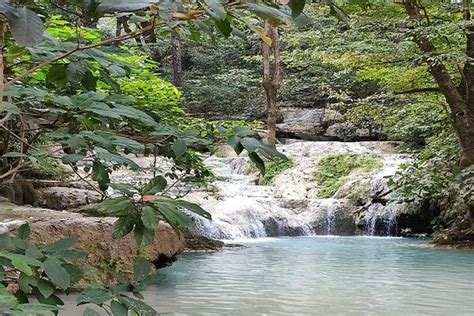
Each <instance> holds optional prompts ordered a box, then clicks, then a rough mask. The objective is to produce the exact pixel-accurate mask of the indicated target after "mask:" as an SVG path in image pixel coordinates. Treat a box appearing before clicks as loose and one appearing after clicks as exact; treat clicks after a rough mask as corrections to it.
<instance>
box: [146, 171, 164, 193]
mask: <svg viewBox="0 0 474 316" xmlns="http://www.w3.org/2000/svg"><path fill="white" fill-rule="evenodd" d="M166 185H167V182H166V179H165V178H164V177H162V176H156V177H154V178H153V179H151V180H150V182H148V183H147V185H145V187H143V189H142V195H153V194H156V193H158V192H161V191H163V190H164V189H165V188H166Z"/></svg>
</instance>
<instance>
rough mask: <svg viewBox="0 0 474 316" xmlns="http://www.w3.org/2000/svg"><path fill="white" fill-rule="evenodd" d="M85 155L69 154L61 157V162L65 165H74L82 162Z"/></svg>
mask: <svg viewBox="0 0 474 316" xmlns="http://www.w3.org/2000/svg"><path fill="white" fill-rule="evenodd" d="M84 158H86V156H85V155H82V154H69V155H65V156H63V157H61V160H62V162H63V163H65V164H70V163H76V162H78V161H81V160H84Z"/></svg>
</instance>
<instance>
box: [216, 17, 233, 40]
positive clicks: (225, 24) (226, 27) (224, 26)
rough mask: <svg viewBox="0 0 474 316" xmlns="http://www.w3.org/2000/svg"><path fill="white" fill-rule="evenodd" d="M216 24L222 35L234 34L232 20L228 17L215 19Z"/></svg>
mask: <svg viewBox="0 0 474 316" xmlns="http://www.w3.org/2000/svg"><path fill="white" fill-rule="evenodd" d="M214 24H215V25H216V27H217V29H218V30H219V32H221V33H222V35H224V36H226V37H228V36H230V34H232V26H231V25H230V22H229V21H228V20H227V19H225V20H214Z"/></svg>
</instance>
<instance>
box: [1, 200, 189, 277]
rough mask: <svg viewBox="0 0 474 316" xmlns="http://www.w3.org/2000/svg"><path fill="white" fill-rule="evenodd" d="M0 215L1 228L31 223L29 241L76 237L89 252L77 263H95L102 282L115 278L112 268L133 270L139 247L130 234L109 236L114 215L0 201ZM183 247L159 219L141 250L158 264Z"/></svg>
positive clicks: (81, 246) (158, 265) (78, 243)
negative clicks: (149, 243) (96, 214)
mask: <svg viewBox="0 0 474 316" xmlns="http://www.w3.org/2000/svg"><path fill="white" fill-rule="evenodd" d="M0 218H1V223H2V224H3V228H7V229H8V230H9V231H13V232H14V231H15V229H16V228H17V227H18V226H20V225H21V224H22V223H24V222H28V223H29V224H30V227H31V234H30V237H29V239H30V241H31V242H33V243H36V244H46V243H51V242H54V241H57V240H59V239H61V238H65V237H78V242H77V244H76V248H77V249H79V250H83V251H86V252H88V255H87V257H85V258H82V259H79V260H78V263H79V264H81V265H82V264H84V265H91V266H94V267H98V269H99V271H98V273H97V279H98V281H99V282H102V283H104V284H112V283H114V282H115V277H114V276H113V272H114V271H122V272H127V271H132V266H133V263H134V261H135V259H136V258H137V257H138V254H139V249H138V247H137V246H136V243H135V239H134V237H133V234H129V235H127V236H125V237H124V238H121V239H113V238H112V230H113V223H114V222H115V220H116V218H113V217H84V216H82V215H80V214H77V213H72V212H65V211H63V212H58V211H54V210H49V209H44V208H33V207H25V206H16V205H15V204H13V203H9V202H0ZM183 249H184V242H183V238H182V237H181V236H179V235H178V234H177V233H176V232H175V231H174V230H173V229H172V228H171V227H170V226H169V225H168V224H166V223H163V222H160V224H159V227H158V228H157V230H156V232H155V239H154V242H153V243H152V244H151V245H149V246H147V247H146V248H145V249H143V250H141V254H145V255H146V256H147V257H148V259H150V261H151V262H153V263H154V264H155V265H156V266H157V267H161V266H163V265H164V262H167V261H172V260H173V258H174V257H175V256H176V255H177V254H178V253H180V252H181V251H182V250H183Z"/></svg>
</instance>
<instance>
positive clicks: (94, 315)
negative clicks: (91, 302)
mask: <svg viewBox="0 0 474 316" xmlns="http://www.w3.org/2000/svg"><path fill="white" fill-rule="evenodd" d="M82 315H83V316H100V313H99V312H97V311H96V310H94V309H92V308H90V307H87V308H86V309H85V310H84V312H83V313H82Z"/></svg>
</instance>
